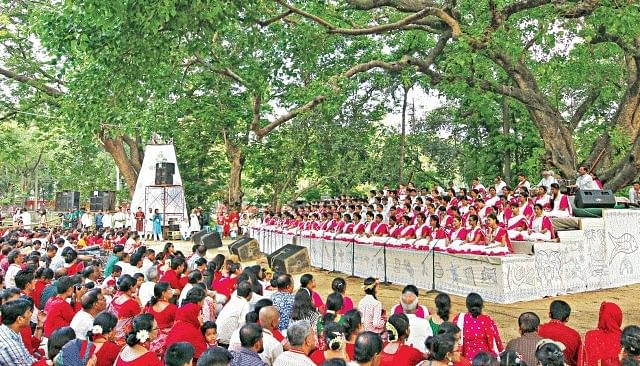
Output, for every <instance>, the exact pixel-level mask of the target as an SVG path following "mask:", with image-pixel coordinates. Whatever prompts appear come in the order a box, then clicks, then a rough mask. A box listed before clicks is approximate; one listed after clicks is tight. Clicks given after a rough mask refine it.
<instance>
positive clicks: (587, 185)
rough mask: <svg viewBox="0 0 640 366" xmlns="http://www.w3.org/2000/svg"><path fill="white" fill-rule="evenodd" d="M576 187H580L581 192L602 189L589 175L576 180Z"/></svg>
mask: <svg viewBox="0 0 640 366" xmlns="http://www.w3.org/2000/svg"><path fill="white" fill-rule="evenodd" d="M576 186H578V189H580V190H581V191H584V190H600V187H598V185H597V184H596V182H594V181H593V178H591V175H589V174H585V175H581V176H579V177H578V179H576Z"/></svg>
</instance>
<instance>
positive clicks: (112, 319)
mask: <svg viewBox="0 0 640 366" xmlns="http://www.w3.org/2000/svg"><path fill="white" fill-rule="evenodd" d="M117 324H118V318H117V317H116V316H115V315H114V314H113V313H112V312H110V311H102V312H100V313H98V315H96V317H95V319H93V325H94V326H95V325H99V326H100V328H102V335H105V334H108V333H110V332H111V331H112V330H114V329H115V327H116V325H117ZM92 329H93V328H92ZM92 329H89V331H88V332H87V339H93V337H94V336H97V334H93V331H92Z"/></svg>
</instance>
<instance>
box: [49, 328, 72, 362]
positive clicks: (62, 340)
mask: <svg viewBox="0 0 640 366" xmlns="http://www.w3.org/2000/svg"><path fill="white" fill-rule="evenodd" d="M75 338H76V332H74V331H73V328H71V327H62V328H58V329H56V330H54V331H53V332H52V333H51V336H50V337H49V341H48V343H47V357H49V359H50V360H53V359H54V358H55V357H56V356H57V355H58V353H60V350H62V347H64V345H65V344H67V342H69V341H70V340H72V339H75Z"/></svg>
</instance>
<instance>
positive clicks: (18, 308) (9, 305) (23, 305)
mask: <svg viewBox="0 0 640 366" xmlns="http://www.w3.org/2000/svg"><path fill="white" fill-rule="evenodd" d="M18 292H19V291H18ZM32 307H33V305H31V304H30V303H29V301H27V300H26V299H15V300H11V301H8V302H6V303H4V304H2V307H0V309H1V310H0V311H1V313H2V324H4V325H6V326H9V325H11V324H13V323H15V322H16V320H17V319H18V317H19V316H24V314H25V313H26V312H27V310H29V309H31V308H32Z"/></svg>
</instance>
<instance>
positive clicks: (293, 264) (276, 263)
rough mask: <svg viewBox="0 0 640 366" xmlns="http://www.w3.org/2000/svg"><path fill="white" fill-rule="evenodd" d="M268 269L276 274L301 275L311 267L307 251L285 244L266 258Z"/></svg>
mask: <svg viewBox="0 0 640 366" xmlns="http://www.w3.org/2000/svg"><path fill="white" fill-rule="evenodd" d="M267 260H268V262H269V267H271V268H272V269H273V271H274V272H276V273H289V274H296V273H303V272H307V271H308V270H309V268H310V267H311V261H310V260H309V250H308V249H307V248H305V247H301V246H298V245H293V244H287V245H285V246H283V247H282V248H280V249H278V250H276V251H275V252H273V253H272V254H271V255H269V256H267Z"/></svg>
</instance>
